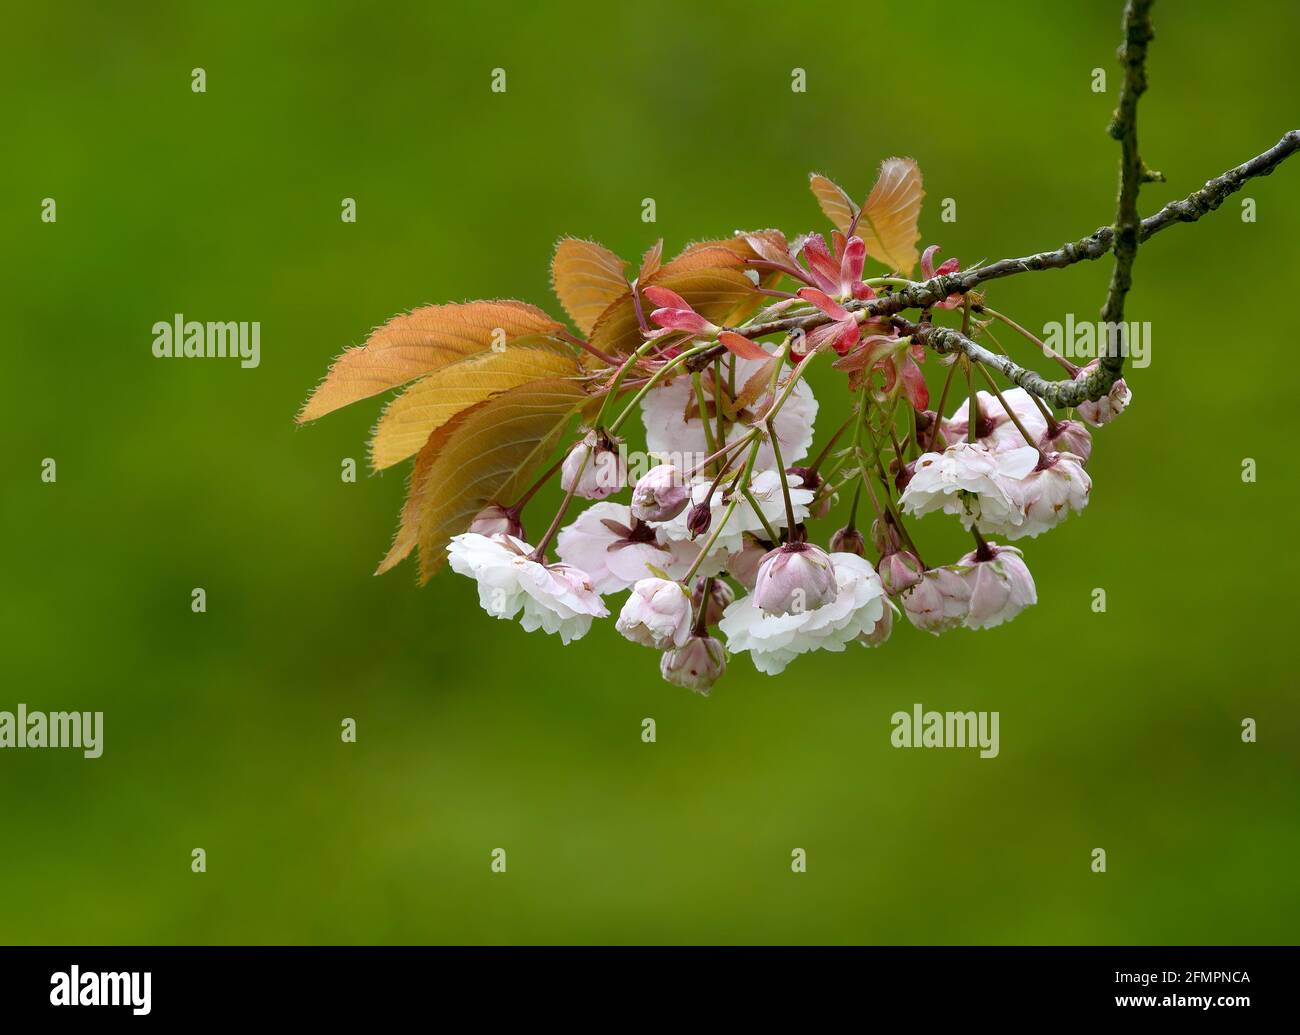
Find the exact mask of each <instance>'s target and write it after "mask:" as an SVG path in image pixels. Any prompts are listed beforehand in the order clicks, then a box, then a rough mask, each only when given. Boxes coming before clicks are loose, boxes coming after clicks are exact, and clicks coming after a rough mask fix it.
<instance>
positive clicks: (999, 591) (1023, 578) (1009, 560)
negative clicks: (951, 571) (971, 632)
mask: <svg viewBox="0 0 1300 1035" xmlns="http://www.w3.org/2000/svg"><path fill="white" fill-rule="evenodd" d="M981 552H983V553H984V556H981ZM961 563H962V564H964V565H969V566H970V569H969V570H968V571H967V572H966V574H965V576H964V577H965V579H966V583H967V585H968V586H969V587H970V608H969V610H968V611H967V614H966V618H965V621H964V623H963V624H965V626H966V627H967V628H968V629H992V628H993V627H994V626H995V625H1001V624H1002V623H1003V622H1009V621H1010V620H1011V619H1013V618H1015V617H1016V615H1018V614H1020V612H1021V611H1023V610H1024V609H1025V608H1026V607H1029V605H1031V604H1036V603H1038V592H1037V590H1036V589H1035V588H1034V577H1033V576H1032V575H1030V574H1029V569H1028V568H1027V567H1025V562H1024V560H1023V559H1022V555H1021V553H1020V551H1019V550H1017V549H1016V548H1015V547H1014V546H996V545H994V544H992V543H990V544H989V546H988V549H987V550H986V551H980V550H974V551H972V552H971V553H968V554H967V555H966V556H965V557H963V558H962V559H961Z"/></svg>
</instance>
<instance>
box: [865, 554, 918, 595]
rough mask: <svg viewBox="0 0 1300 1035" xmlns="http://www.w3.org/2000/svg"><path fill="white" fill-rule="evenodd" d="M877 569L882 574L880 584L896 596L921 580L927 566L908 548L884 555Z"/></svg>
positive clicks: (887, 591)
mask: <svg viewBox="0 0 1300 1035" xmlns="http://www.w3.org/2000/svg"><path fill="white" fill-rule="evenodd" d="M876 571H877V573H878V574H879V575H880V584H881V585H882V586H884V587H885V592H886V593H888V594H889V595H890V596H891V597H896V596H898V595H899V594H900V593H906V592H907V591H908V590H909V589H911V588H912V587H913V586H915V585H916V584H917V583H918V582H920V581H921V579H922V578H923V577H924V575H925V566H924V565H922V564H921V561H920V558H918V557H917V556H916V554H914V553H911V552H909V551H907V550H898V551H896V552H895V553H890V554H886V555H885V556H884V557H882V558H881V559H880V564H879V566H878V567H877V568H876Z"/></svg>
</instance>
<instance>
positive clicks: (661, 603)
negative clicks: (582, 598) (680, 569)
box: [614, 578, 691, 650]
mask: <svg viewBox="0 0 1300 1035" xmlns="http://www.w3.org/2000/svg"><path fill="white" fill-rule="evenodd" d="M614 625H615V628H617V629H618V631H619V632H621V633H622V634H623V635H624V636H626V637H627V638H628V639H629V640H631V641H632V642H633V643H642V644H645V646H647V647H654V648H655V649H656V650H666V649H668V648H669V647H680V646H681V645H682V644H684V643H685V642H686V641H687V640H688V639H690V635H691V598H690V597H688V596H687V595H686V590H684V589H683V588H682V586H681V583H678V582H671V581H669V580H668V579H658V578H655V579H641V580H640V581H639V582H637V583H636V585H634V586H633V587H632V592H631V594H630V595H629V596H628V598H627V601H626V603H624V604H623V610H622V611H621V612H620V613H619V616H618V621H617V622H615V623H614Z"/></svg>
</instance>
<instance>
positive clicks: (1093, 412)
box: [1074, 359, 1133, 428]
mask: <svg viewBox="0 0 1300 1035" xmlns="http://www.w3.org/2000/svg"><path fill="white" fill-rule="evenodd" d="M1100 364H1101V360H1099V359H1094V360H1093V361H1092V362H1091V363H1089V364H1088V365H1087V366H1086V367H1084V368H1083V369H1082V370H1080V371H1079V372H1078V373H1077V374H1075V375H1074V379H1075V380H1076V381H1081V380H1083V379H1084V378H1085V377H1087V376H1088V375H1090V374H1091V373H1092V372H1093V371H1094V370H1096V369H1097V367H1098V366H1100ZM1132 401H1133V393H1132V392H1131V391H1129V387H1128V385H1127V384H1125V383H1124V379H1123V378H1122V377H1121V378H1120V379H1119V380H1117V381H1116V382H1115V383H1114V384H1113V385H1111V386H1110V391H1109V392H1107V393H1106V394H1105V395H1103V396H1102V397H1101V398H1100V399H1093V400H1089V401H1086V402H1081V403H1079V404H1078V405H1077V406H1076V407H1075V408H1074V412H1075V413H1077V414H1078V415H1079V416H1080V417H1081V418H1082V419H1083V420H1086V421H1087V422H1088V423H1089V424H1091V425H1092V426H1093V427H1094V428H1096V427H1100V426H1101V425H1103V424H1109V423H1110V422H1111V421H1113V420H1114V419H1115V418H1116V417H1118V416H1119V415H1120V414H1121V413H1123V412H1124V410H1125V408H1126V407H1127V406H1128V404H1129V403H1130V402H1132Z"/></svg>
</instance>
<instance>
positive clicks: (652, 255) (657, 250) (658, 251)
mask: <svg viewBox="0 0 1300 1035" xmlns="http://www.w3.org/2000/svg"><path fill="white" fill-rule="evenodd" d="M663 254H664V239H663V238H662V237H661V238H659V240H657V241H655V243H654V244H653V245H652V246H651V247H650V248H649V249H648V250H647V251H646V253H645V255H643V256H642V257H641V271H640V272H639V273H638V274H637V277H636V279H637V281H638V282H640V281H643V280H648V279H649V278H650V277H653V276H654V275H655V274H656V273H657V272H658V271H659V264H660V262H661V261H662V260H663Z"/></svg>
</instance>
